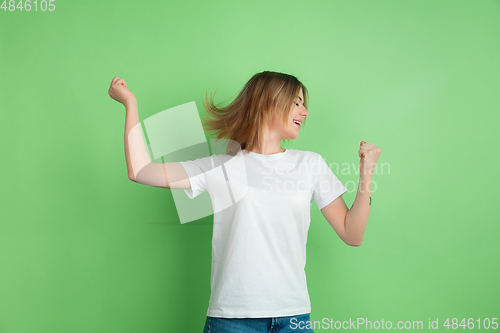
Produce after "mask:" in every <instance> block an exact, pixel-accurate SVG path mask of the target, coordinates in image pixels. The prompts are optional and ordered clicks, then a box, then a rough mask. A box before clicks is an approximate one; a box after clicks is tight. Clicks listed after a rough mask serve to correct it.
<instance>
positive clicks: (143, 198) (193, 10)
mask: <svg viewBox="0 0 500 333" xmlns="http://www.w3.org/2000/svg"><path fill="white" fill-rule="evenodd" d="M12 3H14V2H13V1H12V2H8V1H7V2H4V4H6V5H5V6H4V8H5V10H4V8H2V9H1V10H0V28H1V31H2V33H1V34H0V48H1V49H0V64H1V66H0V110H1V116H2V131H1V132H0V133H1V134H0V135H1V142H2V166H1V168H2V186H1V188H2V190H1V202H2V209H1V223H0V332H5V333H21V332H30V333H35V332H36V333H38V332H72V333H80V332H82V333H83V332H106V333H112V332H120V333H124V332H201V331H202V330H203V325H204V322H205V318H206V310H207V307H208V300H209V296H210V260H211V236H212V234H211V233H212V221H213V216H208V217H206V218H202V219H200V220H197V221H194V222H191V223H187V224H181V223H180V222H179V217H178V215H177V213H176V210H175V205H174V202H173V199H172V192H171V191H175V190H169V189H162V188H155V187H149V186H144V185H141V184H137V183H134V182H132V181H130V180H129V179H128V177H127V170H126V163H125V155H124V146H123V145H124V142H123V141H124V121H125V108H124V107H123V106H122V105H121V104H119V103H117V102H116V101H114V100H112V99H111V98H110V97H109V95H108V93H107V90H108V88H109V84H110V82H111V80H112V79H113V77H114V76H118V77H120V78H123V79H125V81H126V82H127V84H128V85H127V88H129V89H130V90H131V91H132V92H133V93H134V94H135V95H136V97H137V100H138V105H139V116H140V119H141V120H144V119H146V118H148V117H151V116H153V115H155V114H157V113H159V112H161V111H163V110H166V109H168V108H172V107H174V106H177V105H181V104H184V103H188V102H191V101H195V102H196V105H197V109H198V112H199V114H200V117H201V116H203V115H204V114H205V113H206V111H205V110H204V108H203V104H202V99H203V98H204V97H205V94H206V93H207V91H208V92H210V91H215V90H216V89H217V94H216V98H215V100H216V102H223V101H225V100H227V99H228V98H231V97H234V94H235V93H237V92H238V91H239V90H240V89H241V88H242V87H243V85H244V83H245V82H246V81H247V80H248V79H249V78H250V77H251V76H252V75H253V74H255V73H257V72H261V71H263V70H271V71H280V72H285V73H289V74H292V75H296V76H297V77H298V78H299V80H301V81H302V82H303V83H304V84H305V85H306V86H307V88H308V89H309V91H310V98H311V99H310V107H309V113H310V114H309V117H308V122H307V125H306V126H305V128H304V129H302V130H301V132H300V137H299V139H297V140H293V141H292V142H291V143H290V144H289V145H286V146H285V148H292V149H300V150H311V151H314V152H317V153H320V154H322V155H323V157H324V158H325V160H326V162H327V163H328V164H329V165H331V168H332V170H333V171H334V172H335V173H336V175H337V176H338V178H339V179H340V180H341V181H342V182H343V183H344V184H345V185H346V186H347V187H348V192H347V193H346V194H344V196H343V198H344V200H345V201H346V204H347V205H348V206H349V207H351V204H352V202H353V201H354V198H355V194H356V193H355V187H356V186H357V181H358V179H359V174H357V173H356V171H357V168H358V166H359V164H358V163H359V157H358V156H357V151H358V148H359V143H360V141H362V140H364V141H368V142H371V143H373V144H375V145H376V146H378V147H380V148H382V154H381V156H380V159H379V161H378V166H377V169H376V173H375V175H374V177H373V180H374V185H373V187H372V206H371V214H370V219H369V222H368V226H367V230H366V233H365V238H364V242H363V244H362V245H361V246H360V247H350V246H347V245H345V244H344V243H343V242H342V241H341V239H340V238H339V237H338V236H337V235H336V233H335V232H334V230H333V229H332V228H331V227H330V225H329V224H328V223H327V221H326V220H325V219H324V217H323V216H322V214H321V212H320V211H319V210H318V209H317V206H316V205H315V204H313V206H312V212H311V220H312V221H311V226H310V229H309V237H308V243H307V266H306V273H307V281H308V288H309V293H310V297H311V304H312V312H311V319H312V320H313V321H317V322H322V324H323V325H322V326H321V327H320V326H318V325H319V323H316V326H315V327H316V328H315V331H331V330H332V329H331V328H329V329H328V328H325V326H324V323H325V322H332V321H333V322H335V321H339V322H344V321H357V320H358V319H359V318H362V319H366V320H369V321H372V322H373V323H375V324H373V325H377V324H376V322H378V323H379V325H380V324H381V323H382V320H383V321H384V325H386V324H387V321H391V324H392V329H394V328H396V326H397V325H398V322H400V321H401V322H402V323H403V324H399V325H400V326H401V325H403V326H405V325H406V328H408V327H410V325H414V324H413V322H414V321H417V322H418V321H421V322H422V325H423V328H422V330H430V329H429V321H430V322H433V321H436V320H438V325H439V327H438V330H440V331H448V330H453V328H457V327H458V328H457V329H460V330H466V331H470V330H478V329H479V325H481V330H486V328H485V327H484V325H487V324H488V321H489V322H490V323H491V325H490V328H489V331H493V330H494V329H493V318H500V301H499V291H500V285H499V283H498V277H499V273H500V269H499V265H498V263H499V259H500V258H499V253H500V245H499V241H498V240H499V236H500V227H499V224H498V221H499V217H500V214H499V205H498V185H499V182H498V180H497V167H498V162H499V157H498V153H497V150H498V149H497V148H498V123H499V120H500V117H499V111H500V109H499V107H500V102H499V97H498V96H499V94H498V92H499V91H500V83H499V77H500V65H499V64H500V62H499V60H500V59H499V54H500V39H499V38H498V37H499V35H500V2H499V1H496V0H495V1H494V0H480V1H472V0H471V1H456V0H439V1H434V0H433V1H431V0H425V1H400V0H384V1H368V0H366V1H361V0H355V1H253V2H247V1H245V2H243V1H210V2H207V1H176V2H170V1H169V2H164V1H153V2H144V3H141V2H137V1H105V2H104V1H72V2H69V1H62V0H57V1H52V4H54V5H55V10H54V11H49V9H48V8H47V7H45V8H46V10H43V8H42V7H38V9H37V10H36V11H35V8H34V6H35V5H34V3H31V6H32V9H31V11H29V12H28V11H26V10H23V11H21V10H20V9H19V8H18V3H19V2H18V1H17V0H16V2H15V4H16V6H15V7H14V8H15V10H13V7H12V6H11V7H9V6H10V5H9V4H12ZM22 3H23V5H25V2H24V1H23V2H22ZM47 4H48V2H47V3H45V5H47ZM38 6H43V2H39V3H38ZM168 126H172V127H175V126H181V124H169V125H168ZM165 130H166V131H168V127H166V128H165ZM211 138H212V137H210V136H207V140H209V139H211ZM335 168H338V169H335ZM453 318H456V320H454V319H453ZM464 318H465V322H466V323H468V324H467V325H468V326H467V328H466V329H464V328H463V327H461V326H459V324H460V322H462V319H464ZM469 318H472V323H473V324H474V325H475V326H474V328H471V326H470V319H469ZM447 319H449V325H450V327H449V329H448V328H447V327H446V326H444V325H445V324H446V320H447ZM330 320H332V321H330ZM497 322H498V320H497ZM453 323H456V325H455V326H453V327H452V324H453ZM337 325H338V324H337ZM403 326H401V327H403ZM379 327H380V326H379ZM337 328H338V326H337ZM350 328H351V329H352V327H350ZM368 328H369V327H368ZM385 328H387V327H385ZM341 329H345V328H341ZM380 329H382V328H380ZM359 330H360V331H366V330H367V328H366V327H365V326H361V327H359ZM374 330H376V329H375V328H373V329H372V330H371V331H374ZM368 331H370V330H369V329H368Z"/></svg>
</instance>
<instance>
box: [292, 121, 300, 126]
mask: <svg viewBox="0 0 500 333" xmlns="http://www.w3.org/2000/svg"><path fill="white" fill-rule="evenodd" d="M293 122H294V123H296V124H297V125H299V126H300V125H302V124H301V123H300V122H298V121H297V120H294V121H293Z"/></svg>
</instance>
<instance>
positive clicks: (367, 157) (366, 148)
mask: <svg viewBox="0 0 500 333" xmlns="http://www.w3.org/2000/svg"><path fill="white" fill-rule="evenodd" d="M381 151H382V150H381V149H380V148H379V147H377V146H375V145H373V144H371V143H369V142H364V141H362V146H361V147H360V150H359V155H360V157H361V158H362V159H361V163H360V169H361V170H360V177H359V185H358V191H357V193H356V198H355V199H354V203H353V205H352V207H351V209H348V208H347V205H346V204H345V201H344V199H343V198H342V197H341V196H340V197H338V198H337V199H335V200H333V201H332V202H331V203H330V204H328V205H327V206H325V207H324V208H323V209H322V210H321V212H322V213H323V216H325V218H326V220H327V221H328V223H330V225H331V226H332V228H333V229H334V230H335V232H336V233H337V234H338V235H339V237H340V238H341V239H342V240H343V241H344V242H345V243H346V244H347V245H351V246H360V245H361V243H362V242H363V237H364V235H365V230H366V225H367V224H368V218H369V216H370V208H371V202H372V198H371V195H372V190H371V188H372V186H371V185H372V180H373V170H374V168H375V165H376V163H377V160H378V158H379V156H380V153H381Z"/></svg>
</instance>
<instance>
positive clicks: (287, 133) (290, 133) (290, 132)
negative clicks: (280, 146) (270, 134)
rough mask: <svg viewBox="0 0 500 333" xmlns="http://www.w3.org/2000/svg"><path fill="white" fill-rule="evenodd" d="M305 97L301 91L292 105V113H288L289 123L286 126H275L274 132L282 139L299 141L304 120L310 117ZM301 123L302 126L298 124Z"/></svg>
mask: <svg viewBox="0 0 500 333" xmlns="http://www.w3.org/2000/svg"><path fill="white" fill-rule="evenodd" d="M303 102H304V95H303V93H302V89H300V91H299V94H298V96H296V97H295V100H294V102H293V104H292V107H291V109H290V112H289V113H288V121H287V123H286V125H285V126H283V124H281V123H280V124H279V125H278V124H276V123H277V122H275V126H274V130H275V131H277V132H278V133H279V134H280V136H281V137H282V139H289V140H290V139H297V138H298V137H299V130H300V128H301V127H302V123H303V121H304V118H305V117H307V116H308V115H309V112H307V110H306V108H305V107H304V104H303ZM297 122H300V125H299V124H297Z"/></svg>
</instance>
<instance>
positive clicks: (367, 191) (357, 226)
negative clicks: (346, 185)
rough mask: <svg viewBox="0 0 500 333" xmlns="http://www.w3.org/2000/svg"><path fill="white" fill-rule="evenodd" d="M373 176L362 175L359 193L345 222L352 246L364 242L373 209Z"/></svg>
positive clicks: (347, 235) (347, 236)
mask: <svg viewBox="0 0 500 333" xmlns="http://www.w3.org/2000/svg"><path fill="white" fill-rule="evenodd" d="M372 178H373V176H371V175H364V174H361V175H360V179H359V184H358V191H357V193H356V198H355V199H354V203H353V205H352V207H351V209H350V210H349V211H348V212H347V215H346V220H345V230H346V238H347V239H348V240H349V244H350V245H355V246H359V245H361V243H362V241H363V236H364V234H365V229H366V225H367V223H368V217H369V215H370V207H371V193H372V191H371V184H372Z"/></svg>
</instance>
